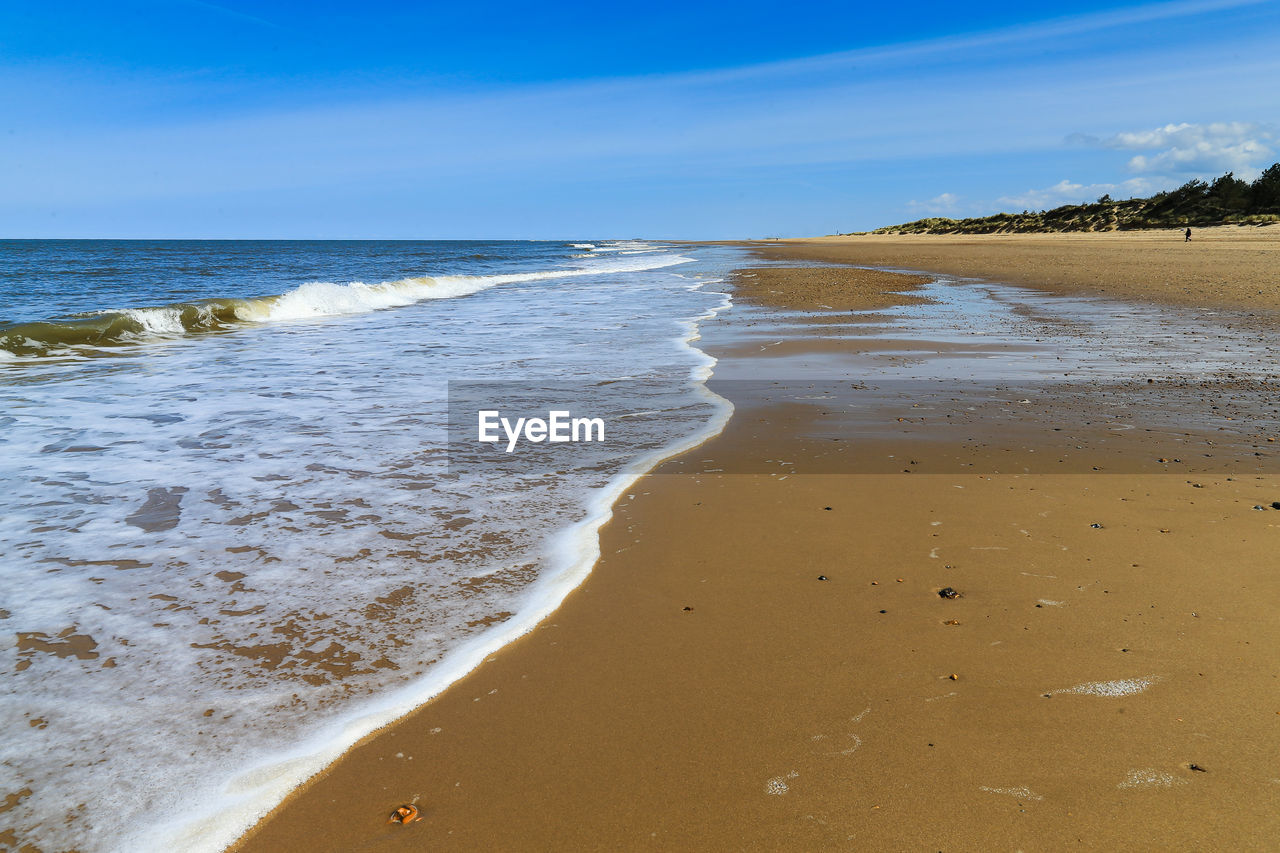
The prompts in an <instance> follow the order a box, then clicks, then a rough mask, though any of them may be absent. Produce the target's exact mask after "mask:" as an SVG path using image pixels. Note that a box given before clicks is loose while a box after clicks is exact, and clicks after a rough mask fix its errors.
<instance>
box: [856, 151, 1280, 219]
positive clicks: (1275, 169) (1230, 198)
mask: <svg viewBox="0 0 1280 853" xmlns="http://www.w3.org/2000/svg"><path fill="white" fill-rule="evenodd" d="M1270 222H1280V163H1274V164H1272V165H1271V166H1269V167H1267V169H1266V170H1265V171H1263V173H1262V174H1261V175H1259V176H1258V179H1257V180H1255V181H1254V182H1253V183H1249V182H1248V181H1242V180H1241V179H1239V178H1237V177H1236V176H1235V174H1234V173H1232V172H1228V173H1227V174H1225V175H1223V176H1222V177H1220V178H1215V179H1214V180H1213V181H1200V180H1191V181H1187V182H1186V183H1185V184H1183V185H1182V186H1180V187H1178V188H1177V189H1176V190H1169V191H1167V192H1161V193H1156V194H1155V195H1153V196H1151V197H1150V198H1130V199H1123V200H1120V201H1116V200H1114V199H1112V198H1111V196H1109V195H1104V196H1103V197H1102V198H1100V199H1098V200H1097V201H1096V202H1093V203H1092V204H1064V205H1062V206H1061V207H1055V208H1053V209H1052V210H1040V211H1029V210H1024V211H1023V212H1022V213H997V214H995V215H994V216H983V217H976V218H972V219H947V218H945V217H936V216H935V217H930V218H928V219H918V220H916V221H915V222H908V223H905V224H903V225H891V226H889V227H887V228H878V229H876V230H875V231H873V232H871V233H873V234H1016V233H1027V232H1035V231H1123V230H1131V229H1137V228H1186V227H1192V226H1196V227H1204V226H1207V225H1265V224H1267V223H1270Z"/></svg>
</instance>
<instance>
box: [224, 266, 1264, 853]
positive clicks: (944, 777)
mask: <svg viewBox="0 0 1280 853" xmlns="http://www.w3.org/2000/svg"><path fill="white" fill-rule="evenodd" d="M788 251H790V250H788ZM818 259H819V260H821V258H818ZM912 266H914V267H915V268H922V267H924V266H925V265H923V264H916V265H912ZM992 274H993V275H995V274H998V271H997V273H992ZM830 275H839V276H847V275H849V274H848V273H846V272H843V271H842V272H840V273H831V274H830ZM770 276H771V277H772V274H770ZM806 279H807V280H808V281H809V282H810V283H811V285H812V287H810V286H808V285H805V284H804V281H805V280H806ZM824 281H825V282H826V283H825V284H824ZM779 282H781V283H782V284H784V285H785V286H784V287H783V288H782V290H783V291H784V292H785V291H786V290H788V289H789V290H790V291H791V293H792V295H793V297H794V304H795V305H797V306H801V307H804V308H806V309H810V308H811V306H812V305H814V304H815V303H818V304H827V305H830V304H832V303H831V301H830V299H831V294H830V292H829V291H830V279H824V278H823V274H816V276H815V274H813V273H809V274H806V275H805V276H797V277H796V278H795V279H794V281H793V282H792V284H790V285H787V284H786V279H785V278H782V279H776V280H774V279H772V278H771V281H770V283H769V286H768V289H769V290H770V291H774V290H778V288H777V287H776V286H775V285H776V284H778V283H779ZM915 284H916V282H913V281H910V280H906V279H901V280H883V279H876V280H871V279H866V280H864V281H863V283H862V285H861V286H865V288H866V289H867V293H866V297H867V298H866V299H865V301H864V302H863V303H861V304H863V305H865V306H866V307H867V308H873V309H877V310H879V309H881V308H884V307H886V297H885V293H888V292H893V291H895V290H908V291H909V290H910V289H911V288H912V287H914V286H915ZM851 286H854V287H856V286H859V285H857V284H856V283H851ZM823 287H825V288H827V290H826V291H823V290H819V289H815V288H823ZM747 291H748V288H747V287H745V286H744V287H743V289H742V291H741V293H740V294H739V298H742V299H747V298H749V294H748V292H747ZM760 298H761V301H762V302H767V303H770V305H771V307H770V308H769V309H767V310H774V309H775V308H778V307H779V306H778V302H782V303H785V302H786V300H785V299H782V298H781V297H777V296H776V295H775V296H774V297H771V298H772V299H774V301H773V302H770V299H769V298H764V297H760ZM888 301H892V300H888ZM816 310H817V311H819V312H825V311H827V309H823V308H821V307H819V308H818V309H816ZM833 310H834V308H833ZM813 319H814V320H816V321H818V322H814V323H812V324H811V325H805V324H804V323H803V322H798V321H797V320H796V318H795V317H790V318H788V320H787V322H785V323H782V322H780V323H779V324H778V328H777V329H776V330H775V329H769V330H768V336H769V337H774V336H776V334H782V333H786V334H787V335H788V336H790V337H791V338H794V337H795V336H797V335H798V336H801V337H805V336H818V335H819V334H821V337H822V338H823V339H824V342H823V344H822V347H820V348H819V349H820V350H821V352H820V353H819V355H821V356H823V357H837V358H850V357H855V356H856V357H874V356H875V355H876V353H875V352H872V353H871V356H861V355H857V350H856V347H857V346H858V345H860V344H862V343H865V336H863V335H861V334H852V335H850V336H849V338H848V340H847V346H846V347H845V348H844V350H843V351H842V347H841V344H840V335H839V333H838V332H833V326H834V324H832V323H831V322H829V320H830V312H827V313H825V314H823V313H819V314H817V315H816V316H815V317H814V318H813ZM729 322H730V323H732V322H735V321H734V319H733V316H732V314H731V315H730V316H729ZM754 322H757V321H754V320H753V321H748V325H750V323H754ZM757 331H759V330H758V329H746V330H745V331H744V330H742V329H740V330H739V332H740V333H743V334H746V333H755V332H757ZM706 337H707V338H708V343H707V346H708V347H709V348H710V349H711V351H712V352H713V354H716V355H718V356H722V357H723V358H724V359H725V361H724V362H722V365H724V366H725V368H726V370H725V374H726V375H731V374H732V373H733V370H732V369H731V368H733V367H735V366H736V367H737V369H738V370H739V371H742V370H743V369H744V368H743V366H744V365H747V364H749V363H750V359H752V358H753V357H755V358H757V359H758V358H759V356H753V355H752V352H751V350H752V348H751V347H750V346H749V345H747V344H746V343H745V342H744V338H743V337H742V334H730V335H724V336H721V337H720V338H719V340H718V341H715V340H711V339H712V338H714V337H715V336H714V335H706ZM717 348H718V349H717ZM917 349H918V350H919V352H917V353H916V355H917V357H919V358H930V357H940V356H938V355H937V353H934V354H933V355H932V356H931V355H930V350H929V348H928V347H927V346H924V345H919V344H917ZM718 375H720V374H719V373H718ZM712 387H713V388H716V389H717V390H718V391H720V393H722V394H725V395H727V396H729V397H730V399H732V400H733V402H734V403H735V406H736V407H737V410H736V412H735V415H734V417H733V418H732V419H731V421H730V423H729V425H728V427H727V428H726V430H725V431H724V432H723V433H722V434H721V435H720V436H718V437H717V438H715V439H713V440H711V441H710V442H708V443H707V444H705V445H703V446H702V447H700V448H697V449H695V450H694V451H691V452H690V453H688V454H685V455H684V456H683V457H680V458H677V459H675V460H672V461H670V462H668V463H666V464H665V465H663V466H662V467H661V468H660V469H659V471H658V472H656V473H655V474H653V475H650V476H648V477H646V478H645V479H644V480H642V481H641V482H640V483H638V484H637V485H636V487H635V488H634V489H633V490H632V493H631V494H630V495H628V497H627V498H626V499H624V500H623V501H621V502H620V503H619V505H618V506H617V507H616V509H615V516H614V519H613V520H612V521H611V522H610V523H609V525H608V526H607V527H606V528H605V530H604V532H603V535H602V554H603V556H602V558H601V560H600V561H599V563H598V565H597V566H596V568H595V570H594V571H593V573H592V575H591V577H590V578H589V579H588V580H587V582H586V583H585V584H584V585H583V586H582V587H580V588H579V589H578V590H577V591H576V592H574V593H573V594H572V595H571V596H570V597H569V598H568V599H567V600H566V602H565V603H564V605H563V606H562V607H561V608H560V609H559V610H558V611H557V612H556V613H555V614H554V615H553V616H552V617H551V618H550V619H549V620H548V621H547V622H546V623H545V624H543V625H542V626H540V627H539V628H538V629H537V630H535V631H534V632H532V633H530V634H529V635H527V636H525V637H523V638H522V639H520V640H519V641H517V642H516V643H514V644H512V645H511V646H509V647H508V648H506V649H504V650H503V651H502V652H501V653H499V654H497V655H495V656H494V657H493V658H491V659H490V660H489V661H487V662H486V663H485V664H484V665H483V666H482V667H480V668H479V669H478V670H476V671H475V672H473V673H472V674H471V675H469V676H468V677H466V678H465V679H463V680H462V681H461V682H459V683H458V684H456V685H454V687H453V688H451V689H450V690H449V691H447V692H446V693H445V694H444V695H442V696H441V697H439V698H438V699H437V700H435V701H433V702H431V703H429V704H428V705H426V706H424V707H423V708H421V709H419V710H418V711H417V712H415V713H414V714H413V715H411V716H410V717H408V718H406V719H404V720H402V721H401V722H399V723H397V724H396V725H394V726H392V727H390V728H388V729H386V730H384V731H382V732H380V733H379V734H377V735H375V736H374V737H372V738H370V739H368V740H366V741H365V742H363V743H361V744H360V745H358V746H357V747H355V748H354V749H353V750H351V751H350V752H349V753H348V755H347V756H346V757H345V758H344V759H343V760H341V761H340V762H339V763H338V764H337V765H335V766H334V767H333V768H331V769H330V770H329V771H328V772H326V773H325V774H323V775H322V776H320V777H317V778H316V779H315V780H313V781H312V782H311V783H310V784H309V785H307V786H305V787H304V788H303V789H302V790H301V791H299V792H298V793H297V794H295V795H294V796H293V797H291V798H290V799H289V800H288V801H287V802H286V803H284V804H283V805H282V806H281V807H280V808H278V809H277V810H276V811H275V812H274V813H273V814H272V815H271V816H270V817H269V818H268V819H267V820H266V821H265V822H264V823H262V824H260V826H259V827H258V828H257V829H256V830H255V831H254V832H253V833H252V834H250V835H249V836H248V837H247V838H246V839H245V840H244V841H243V842H242V843H241V844H240V845H239V846H238V848H237V849H240V850H245V851H291V850H297V851H302V850H307V851H314V850H317V849H321V850H417V849H428V848H439V847H444V848H446V849H460V850H470V849H502V850H546V849H641V848H649V847H660V848H665V849H674V850H694V849H697V850H704V849H706V850H739V849H788V850H814V849H921V850H924V849H929V850H940V849H946V850H989V849H1059V848H1064V847H1080V848H1085V849H1115V848H1118V847H1123V848H1125V849H1170V848H1190V849H1248V850H1252V849H1259V850H1260V849H1266V848H1267V847H1269V846H1270V844H1271V843H1272V841H1273V839H1274V837H1275V836H1276V833H1277V832H1278V831H1280V809H1277V808H1276V805H1277V803H1278V802H1280V766H1278V764H1277V760H1276V758H1275V756H1276V755H1280V699H1278V698H1277V697H1278V696H1280V673H1278V672H1277V669H1276V666H1275V663H1274V661H1275V660H1276V658H1277V651H1280V620H1276V619H1275V616H1274V614H1275V613H1276V610H1277V607H1278V606H1280V583H1278V582H1277V579H1276V577H1277V576H1276V572H1277V570H1278V567H1277V561H1276V558H1275V556H1274V554H1275V553H1276V549H1277V545H1280V511H1277V510H1273V509H1270V508H1269V507H1270V504H1271V502H1272V501H1280V477H1277V476H1276V475H1274V474H1272V473H1269V471H1268V470H1267V468H1266V466H1265V465H1262V464H1261V463H1258V464H1254V463H1250V462H1239V460H1241V459H1244V460H1248V459H1264V458H1265V460H1267V461H1269V460H1270V451H1269V450H1268V449H1267V444H1268V443H1267V441H1266V439H1267V438H1268V437H1274V436H1269V435H1263V434H1261V433H1260V431H1259V430H1258V429H1256V428H1236V427H1233V426H1231V425H1230V424H1225V422H1223V421H1221V420H1215V419H1217V418H1220V417H1221V415H1220V410H1219V409H1213V406H1215V405H1217V403H1218V401H1219V398H1220V397H1221V396H1223V395H1222V394H1219V393H1208V394H1205V395H1202V396H1201V397H1194V398H1193V397H1187V398H1186V401H1185V402H1183V403H1180V404H1179V405H1181V406H1185V407H1187V409H1186V412H1185V414H1186V420H1187V421H1188V428H1187V430H1186V434H1185V435H1181V434H1180V435H1179V436H1177V440H1178V441H1182V442H1184V443H1185V442H1187V441H1192V440H1194V441H1195V442H1197V445H1196V446H1197V447H1199V446H1200V445H1201V444H1203V443H1204V442H1205V441H1213V442H1215V445H1214V446H1215V447H1216V446H1218V445H1230V446H1231V449H1232V452H1236V453H1238V454H1239V455H1237V456H1233V457H1232V459H1233V460H1236V461H1237V463H1238V464H1234V465H1232V466H1228V468H1227V469H1226V470H1212V466H1211V465H1210V464H1209V462H1208V461H1204V460H1203V459H1192V458H1191V457H1190V455H1188V456H1187V460H1186V461H1185V462H1184V461H1182V459H1178V460H1176V462H1175V461H1171V460H1169V459H1167V458H1166V457H1164V456H1162V455H1161V454H1165V453H1168V452H1169V451H1168V450H1166V449H1165V448H1166V446H1167V442H1168V441H1169V439H1170V433H1169V432H1168V431H1167V430H1163V431H1162V430H1155V431H1152V432H1150V433H1147V432H1144V431H1142V430H1135V431H1132V432H1131V433H1126V438H1125V440H1124V442H1123V443H1122V444H1121V445H1119V446H1117V445H1116V444H1115V441H1114V439H1113V434H1112V432H1111V424H1110V423H1109V422H1107V420H1106V419H1105V418H1104V419H1097V418H1096V417H1095V414H1094V413H1092V412H1091V411H1090V410H1089V407H1088V406H1079V405H1077V404H1076V402H1075V401H1074V400H1072V399H1071V398H1070V397H1069V395H1064V396H1063V399H1062V400H1061V401H1060V405H1058V406H1057V407H1056V408H1052V407H1047V408H1046V409H1045V411H1050V410H1052V412H1053V415H1052V417H1053V418H1055V419H1059V420H1057V421H1055V422H1059V423H1061V424H1064V425H1065V426H1067V427H1069V429H1068V430H1067V433H1068V434H1069V436H1070V443H1069V445H1067V446H1065V449H1066V450H1069V451H1071V453H1072V454H1074V455H1072V456H1071V457H1070V464H1067V465H1065V466H1064V467H1061V468H1057V469H1055V468H1054V467H1053V466H1052V465H1046V462H1045V460H1046V459H1047V458H1048V457H1047V455H1046V454H1058V455H1059V456H1061V454H1062V453H1063V451H1064V443H1063V435H1062V434H1061V433H1054V432H1052V431H1050V430H1048V429H1044V428H1040V427H1038V426H1037V427H1035V428H1024V429H1020V430H1015V429H1011V428H1010V423H1009V418H1003V419H992V418H986V417H983V416H981V411H982V410H979V412H978V415H976V416H971V417H969V418H968V419H967V420H966V421H965V423H964V428H963V430H961V431H960V432H955V431H954V429H953V428H952V427H947V428H943V427H941V426H939V427H937V428H936V429H935V428H933V425H932V422H931V423H930V424H926V423H924V418H912V417H909V416H908V417H903V416H902V415H900V414H899V415H897V416H890V415H891V414H892V413H889V412H886V413H885V417H884V418H882V420H883V421H884V427H883V429H882V430H881V431H879V432H876V433H874V434H869V433H866V432H865V430H864V429H863V428H864V427H865V424H864V423H863V422H861V421H858V420H857V417H864V416H865V415H852V414H850V413H849V412H848V411H840V410H836V408H835V407H832V406H827V405H824V404H821V403H806V402H797V401H795V400H792V399H783V397H785V395H781V394H779V393H778V392H776V391H770V390H769V388H770V387H771V386H769V385H768V384H767V383H766V384H764V385H759V386H753V385H751V384H749V383H734V382H729V381H722V382H719V383H717V382H715V381H714V380H713V383H712ZM1086 391H1087V389H1086ZM1246 391H1247V389H1243V388H1242V389H1241V390H1240V391H1239V392H1238V393H1237V397H1238V399H1236V401H1235V403H1236V405H1237V406H1239V407H1241V408H1239V409H1238V410H1235V416H1233V418H1232V422H1233V423H1235V424H1236V425H1237V427H1238V426H1240V425H1241V424H1256V423H1261V418H1262V416H1263V414H1264V413H1263V412H1262V411H1261V408H1260V407H1265V406H1266V405H1267V400H1268V399H1273V398H1269V397H1267V396H1266V394H1254V395H1253V396H1252V397H1251V396H1250V395H1249V394H1248V393H1246ZM1064 393H1065V392H1064ZM1233 393H1235V392H1233ZM960 402H961V403H963V402H965V401H964V399H963V398H962V399H961V401H960ZM1158 402H1159V397H1155V398H1153V402H1152V406H1153V408H1155V407H1158ZM1099 405H1102V404H1099ZM1192 406H1194V407H1195V410H1194V411H1192V410H1191V408H1190V407H1192ZM962 408H963V407H962ZM1073 412H1074V413H1075V414H1074V416H1073V415H1072V413H1073ZM958 413H959V410H957V414H958ZM1010 417H1012V419H1013V421H1014V422H1015V423H1016V422H1024V423H1031V424H1036V423H1038V422H1037V421H1036V420H1035V419H1034V418H1023V417H1021V416H1020V415H1018V413H1017V412H1016V411H1015V412H1014V413H1013V415H1011V416H1010ZM851 418H852V419H853V420H851ZM934 420H935V421H936V420H941V416H939V418H935V419H934ZM953 420H954V419H953ZM1224 424H1225V425H1224ZM851 430H858V431H860V432H859V434H862V435H866V436H867V437H866V439H865V440H864V441H862V442H860V443H859V444H858V445H857V449H856V450H855V451H850V450H849V446H848V445H847V444H846V443H845V442H843V441H840V440H838V439H839V438H840V437H841V436H843V435H848V434H850V432H851ZM1193 434H1194V439H1192V438H1188V436H1193ZM975 438H976V439H979V440H978V441H975V440H974V439H975ZM1108 441H1111V444H1107V446H1106V452H1105V453H1104V452H1103V450H1102V446H1103V445H1104V444H1106V442H1108ZM1188 446H1189V445H1188ZM1254 454H1262V455H1260V456H1254ZM851 455H853V456H859V458H858V459H857V460H856V461H855V462H853V463H852V464H851V463H850V457H851ZM1055 458H1056V457H1055ZM886 459H892V467H890V466H889V465H888V464H886V465H884V466H882V467H877V465H876V464H875V463H876V462H877V460H879V462H884V460H886ZM957 459H963V460H964V461H963V464H961V465H957V464H956V461H955V460H957ZM1210 461H1212V460H1210ZM1099 462H1102V463H1104V464H1105V465H1107V466H1111V468H1112V469H1113V470H1121V471H1124V472H1126V473H1116V474H1096V473H1091V472H1092V471H1093V469H1094V468H1095V467H1097V466H1098V463H1099ZM898 466H901V467H900V468H899V467H898ZM837 470H838V471H844V472H846V473H841V474H823V473H797V472H804V471H837ZM1058 470H1060V471H1063V472H1064V473H1046V472H1047V471H1058ZM853 471H863V472H872V473H848V472H853ZM1008 471H1033V472H1036V473H1028V474H1011V473H996V472H1008ZM744 472H745V473H744ZM1255 506H1259V507H1263V509H1261V510H1258V509H1254V507H1255ZM948 588H950V589H953V590H955V591H957V592H958V593H959V597H956V598H948V597H943V596H941V595H940V594H939V592H940V591H943V590H946V589H948ZM402 802H412V803H415V804H416V805H417V806H418V807H419V808H420V809H421V810H422V814H423V817H424V819H423V820H422V821H420V822H418V823H415V824H413V825H410V826H398V825H390V824H388V823H387V822H386V820H387V815H388V814H390V812H391V810H392V809H393V808H394V807H395V806H396V805H398V804H400V803H402Z"/></svg>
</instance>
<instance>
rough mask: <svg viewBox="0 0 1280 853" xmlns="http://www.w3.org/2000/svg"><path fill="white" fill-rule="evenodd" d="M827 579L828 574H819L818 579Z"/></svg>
mask: <svg viewBox="0 0 1280 853" xmlns="http://www.w3.org/2000/svg"><path fill="white" fill-rule="evenodd" d="M826 579H827V576H826V575H818V580H820V581H824V580H826Z"/></svg>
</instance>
